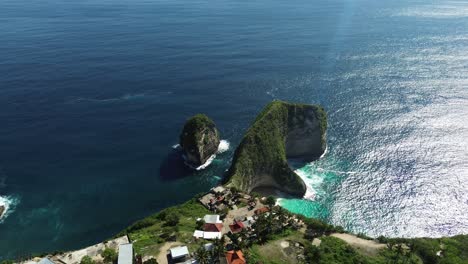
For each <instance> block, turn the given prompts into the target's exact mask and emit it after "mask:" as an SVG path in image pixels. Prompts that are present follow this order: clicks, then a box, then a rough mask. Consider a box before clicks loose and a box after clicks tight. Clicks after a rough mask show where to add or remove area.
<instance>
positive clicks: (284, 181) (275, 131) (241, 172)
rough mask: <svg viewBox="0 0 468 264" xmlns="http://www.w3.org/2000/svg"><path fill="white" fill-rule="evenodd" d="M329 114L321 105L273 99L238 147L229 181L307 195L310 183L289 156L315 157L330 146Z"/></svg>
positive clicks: (247, 188)
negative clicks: (299, 174)
mask: <svg viewBox="0 0 468 264" xmlns="http://www.w3.org/2000/svg"><path fill="white" fill-rule="evenodd" d="M326 129H327V116H326V113H325V110H324V109H323V108H322V107H321V106H318V105H306V104H292V103H287V102H282V101H273V102H272V103H270V104H268V105H267V106H266V107H265V109H264V110H263V111H262V112H261V113H260V114H259V115H258V116H257V118H256V120H255V122H254V123H253V124H252V126H251V127H250V128H249V130H248V131H247V133H246V134H245V136H244V138H243V139H242V142H241V143H240V145H239V147H238V148H237V149H236V152H235V154H234V159H233V162H232V165H231V168H230V169H229V171H228V185H229V186H234V187H237V188H239V189H241V190H242V191H245V192H252V191H255V190H256V189H261V188H268V189H274V190H279V191H282V192H285V193H288V194H291V195H296V196H303V195H304V194H305V191H306V186H305V184H304V182H303V181H302V180H301V178H300V177H299V176H298V175H297V174H296V173H294V171H292V170H291V168H290V167H289V165H288V161H287V159H288V158H299V159H302V160H304V161H312V160H314V159H317V158H319V157H320V156H321V155H322V154H323V153H324V152H325V148H326V139H325V137H326Z"/></svg>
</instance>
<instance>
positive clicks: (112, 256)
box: [101, 248, 118, 263]
mask: <svg viewBox="0 0 468 264" xmlns="http://www.w3.org/2000/svg"><path fill="white" fill-rule="evenodd" d="M101 256H102V258H103V259H104V262H105V263H115V262H116V261H117V257H118V255H117V252H116V251H115V250H114V249H112V248H106V249H104V251H103V252H102V254H101Z"/></svg>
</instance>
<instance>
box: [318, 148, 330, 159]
mask: <svg viewBox="0 0 468 264" xmlns="http://www.w3.org/2000/svg"><path fill="white" fill-rule="evenodd" d="M327 152H328V145H327V146H326V147H325V151H324V152H323V154H322V155H321V156H320V158H319V159H321V158H323V157H325V155H326V154H327Z"/></svg>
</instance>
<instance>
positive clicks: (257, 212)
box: [254, 207, 270, 215]
mask: <svg viewBox="0 0 468 264" xmlns="http://www.w3.org/2000/svg"><path fill="white" fill-rule="evenodd" d="M268 211H270V209H268V207H262V208H259V209H257V210H255V211H254V213H255V214H256V215H259V214H264V213H266V212H268Z"/></svg>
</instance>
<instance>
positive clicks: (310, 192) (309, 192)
mask: <svg viewBox="0 0 468 264" xmlns="http://www.w3.org/2000/svg"><path fill="white" fill-rule="evenodd" d="M294 172H295V173H296V174H297V175H299V177H301V179H302V181H304V183H305V185H306V193H305V194H304V199H306V200H311V201H314V200H315V198H316V197H317V193H316V192H315V190H314V189H313V187H312V183H311V179H309V178H308V177H307V174H306V173H305V172H303V171H302V170H300V169H298V170H295V171H294Z"/></svg>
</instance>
